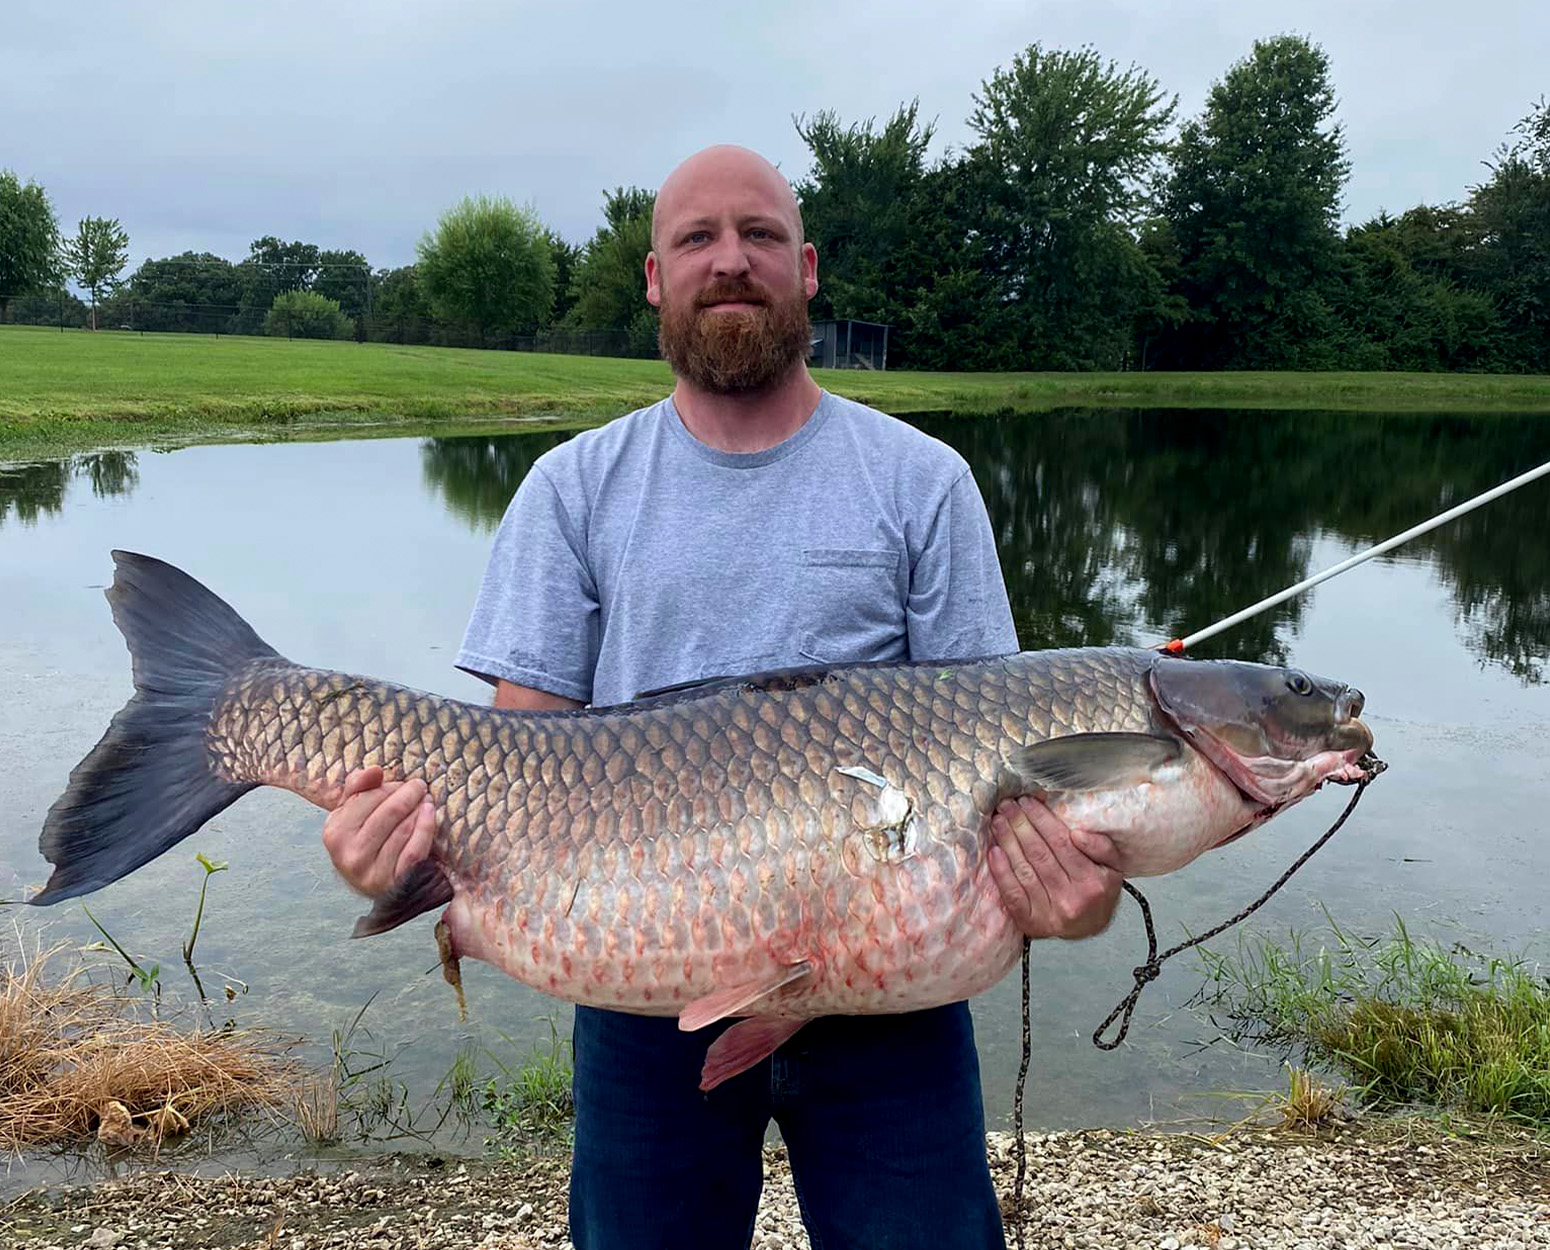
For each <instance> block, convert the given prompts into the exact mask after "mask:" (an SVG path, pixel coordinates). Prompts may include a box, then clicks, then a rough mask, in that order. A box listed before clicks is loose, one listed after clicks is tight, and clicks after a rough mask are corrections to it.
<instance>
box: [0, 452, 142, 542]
mask: <svg viewBox="0 0 1550 1250" xmlns="http://www.w3.org/2000/svg"><path fill="white" fill-rule="evenodd" d="M78 478H84V479H85V480H86V481H88V482H90V483H91V491H92V494H93V495H95V496H96V497H97V498H98V499H107V498H110V497H111V496H114V495H127V494H129V493H130V492H131V491H133V490H134V488H135V487H136V486H138V485H139V484H140V470H139V469H138V468H137V467H136V464H135V453H134V452H132V451H99V452H92V453H91V454H89V455H82V456H70V457H68V458H67V459H64V460H50V461H46V462H44V463H42V464H23V465H16V466H13V467H11V468H0V525H4V524H5V523H6V521H7V519H8V518H10V517H11V516H13V515H14V516H15V518H16V520H17V521H19V522H21V524H23V525H35V524H37V522H38V519H39V518H40V517H44V516H58V515H59V514H60V512H61V511H63V509H64V502H65V495H66V493H67V492H68V491H69V489H70V483H71V482H73V481H75V480H77V479H78Z"/></svg>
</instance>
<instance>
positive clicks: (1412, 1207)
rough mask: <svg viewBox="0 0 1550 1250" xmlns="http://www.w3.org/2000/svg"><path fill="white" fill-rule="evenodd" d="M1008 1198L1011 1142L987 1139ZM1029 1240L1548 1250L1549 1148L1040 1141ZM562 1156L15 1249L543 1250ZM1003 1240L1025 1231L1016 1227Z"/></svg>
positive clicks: (124, 1209)
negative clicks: (1544, 1249)
mask: <svg viewBox="0 0 1550 1250" xmlns="http://www.w3.org/2000/svg"><path fill="white" fill-rule="evenodd" d="M987 1148H988V1151H989V1156H990V1160H991V1167H992V1170H993V1171H994V1173H995V1177H996V1183H997V1186H998V1188H999V1189H1000V1190H1001V1191H1002V1193H1003V1194H1004V1195H1005V1196H1004V1198H1003V1209H1004V1210H1007V1211H1008V1212H1010V1210H1011V1206H1012V1201H1011V1196H1010V1195H1011V1190H1012V1183H1013V1178H1014V1170H1015V1161H1016V1154H1015V1149H1014V1143H1013V1141H1012V1140H1011V1139H1010V1138H1008V1137H1005V1136H1002V1135H992V1136H991V1138H990V1139H989V1141H988V1143H987ZM766 1177H767V1182H766V1186H765V1191H764V1200H763V1202H762V1204H761V1206H760V1212H759V1223H758V1229H757V1232H756V1234H755V1237H754V1246H755V1247H756V1250H777V1248H784V1247H805V1246H807V1244H808V1243H807V1238H806V1235H805V1234H804V1233H803V1231H802V1226H801V1222H800V1220H799V1219H798V1217H797V1207H796V1199H795V1196H794V1194H793V1193H792V1189H791V1180H790V1173H789V1170H788V1168H787V1166H786V1161H785V1156H784V1152H783V1151H782V1150H781V1149H779V1148H775V1149H772V1150H770V1151H769V1152H768V1154H767V1156H766ZM1028 1178H1029V1179H1028V1186H1027V1189H1028V1198H1029V1202H1028V1222H1027V1227H1026V1234H1027V1245H1028V1246H1029V1247H1060V1248H1062V1250H1066V1248H1073V1250H1074V1248H1077V1247H1104V1248H1105V1250H1108V1248H1109V1247H1116V1246H1124V1247H1130V1246H1137V1247H1149V1248H1151V1250H1187V1248H1188V1247H1200V1248H1201V1250H1261V1248H1264V1250H1269V1248H1271V1247H1278V1248H1279V1247H1285V1248H1286V1250H1326V1248H1330V1250H1332V1248H1334V1247H1340V1248H1342V1250H1344V1248H1345V1247H1396V1248H1397V1247H1404V1248H1406V1250H1410V1248H1412V1247H1415V1248H1419V1247H1437V1248H1442V1247H1448V1248H1450V1250H1451V1248H1455V1247H1457V1248H1459V1250H1463V1248H1466V1247H1467V1248H1468V1250H1526V1248H1528V1247H1550V1147H1547V1146H1545V1145H1544V1144H1543V1143H1539V1144H1536V1143H1534V1142H1533V1141H1530V1140H1511V1141H1502V1140H1482V1139H1473V1140H1471V1139H1461V1138H1454V1137H1446V1138H1445V1137H1443V1136H1441V1135H1440V1134H1438V1133H1436V1132H1435V1131H1431V1130H1426V1131H1424V1132H1419V1133H1417V1132H1416V1131H1414V1130H1413V1129H1412V1130H1409V1131H1407V1132H1396V1131H1395V1130H1394V1129H1393V1128H1391V1127H1390V1128H1382V1127H1378V1128H1374V1127H1371V1126H1369V1125H1367V1124H1358V1125H1356V1126H1354V1127H1348V1128H1346V1129H1345V1130H1343V1131H1341V1132H1337V1133H1332V1134H1326V1135H1323V1136H1320V1137H1309V1136H1303V1135H1294V1134H1291V1133H1287V1132H1273V1131H1267V1130H1257V1129H1256V1130H1240V1131H1238V1132H1235V1133H1232V1134H1230V1135H1225V1136H1222V1137H1206V1136H1201V1135H1194V1134H1189V1135H1181V1134H1163V1133H1156V1132H1142V1133H1122V1132H1113V1131H1107V1130H1096V1131H1090V1132H1083V1133H1052V1134H1042V1135H1030V1136H1029V1138H1028ZM565 1187H566V1162H565V1160H564V1159H563V1158H550V1159H542V1158H540V1159H534V1160H531V1161H529V1162H526V1163H523V1164H520V1165H500V1164H495V1163H489V1162H479V1161H473V1160H458V1159H442V1158H437V1157H435V1156H423V1155H422V1156H398V1157H396V1158H393V1159H385V1160H382V1161H380V1162H378V1163H373V1164H371V1165H363V1166H359V1167H357V1168H355V1169H354V1170H350V1171H339V1172H331V1173H325V1174H318V1173H311V1172H308V1173H298V1174H296V1175H293V1176H287V1177H282V1178H272V1177H241V1176H232V1177H216V1178H195V1177H191V1176H187V1175H180V1174H178V1173H176V1172H162V1173H156V1174H145V1175H141V1176H138V1177H136V1178H134V1179H130V1180H123V1181H111V1182H100V1183H97V1184H94V1185H88V1186H80V1187H69V1188H61V1189H56V1190H52V1191H45V1192H35V1193H30V1194H26V1195H23V1196H22V1197H21V1198H20V1199H18V1200H16V1201H15V1202H13V1203H11V1204H10V1205H8V1206H6V1207H4V1208H0V1244H3V1245H5V1246H6V1247H7V1248H8V1250H10V1248H14V1250H52V1248H53V1247H75V1246H91V1247H119V1248H120V1250H132V1248H147V1250H149V1248H151V1247H157V1248H160V1247H179V1248H182V1247H206V1246H208V1247H223V1248H232V1247H253V1248H258V1247H264V1248H266V1250H325V1248H327V1250H335V1248H340V1250H343V1248H348V1250H400V1248H408V1247H414V1248H415V1250H440V1248H441V1247H479V1248H480V1250H537V1248H539V1247H555V1246H565V1245H568V1244H569V1243H568V1241H567V1238H566V1233H565ZM1008 1240H1009V1243H1011V1244H1013V1245H1015V1240H1014V1237H1013V1234H1012V1231H1011V1229H1010V1228H1009V1231H1008Z"/></svg>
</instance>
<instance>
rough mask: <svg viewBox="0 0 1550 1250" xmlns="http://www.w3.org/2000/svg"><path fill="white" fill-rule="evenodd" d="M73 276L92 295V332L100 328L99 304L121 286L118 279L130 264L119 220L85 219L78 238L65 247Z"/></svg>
mask: <svg viewBox="0 0 1550 1250" xmlns="http://www.w3.org/2000/svg"><path fill="white" fill-rule="evenodd" d="M64 259H65V266H66V268H67V269H68V271H69V273H70V276H71V277H73V278H74V279H75V280H76V281H77V282H79V283H80V284H81V285H82V286H83V287H85V288H86V290H87V291H88V292H89V293H90V294H91V328H92V329H93V330H95V329H96V328H97V301H98V300H100V299H101V298H102V297H103V295H104V294H105V293H108V292H111V291H114V290H116V289H117V288H118V286H119V277H118V275H119V274H121V273H123V272H124V266H125V265H127V264H128V263H129V235H128V234H126V233H125V232H124V231H123V230H122V229H121V228H120V227H119V224H118V220H117V218H115V219H113V220H111V221H110V220H108V219H107V218H106V217H83V218H81V222H80V225H79V226H78V227H77V228H76V235H75V238H73V239H71V240H70V241H69V242H68V243H66V244H65V248H64Z"/></svg>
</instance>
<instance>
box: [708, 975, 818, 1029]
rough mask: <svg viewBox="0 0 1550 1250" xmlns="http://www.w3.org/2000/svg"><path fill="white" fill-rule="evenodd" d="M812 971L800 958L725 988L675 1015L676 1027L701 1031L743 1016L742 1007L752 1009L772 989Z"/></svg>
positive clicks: (796, 979) (774, 989) (798, 979)
mask: <svg viewBox="0 0 1550 1250" xmlns="http://www.w3.org/2000/svg"><path fill="white" fill-rule="evenodd" d="M812 970H813V965H812V964H810V963H808V962H807V960H805V959H803V960H800V961H799V962H797V963H794V964H792V965H790V966H789V967H786V968H781V969H778V970H777V971H775V972H772V973H771V974H770V975H769V976H767V977H761V978H759V979H757V980H754V981H744V982H742V983H741V984H739V985H729V986H727V987H726V988H725V989H722V990H716V991H714V992H713V993H710V994H706V995H705V996H704V997H703V998H696V999H695V1000H694V1001H693V1002H692V1003H689V1004H688V1005H687V1006H686V1007H685V1008H684V1009H683V1010H682V1011H681V1012H679V1013H678V1027H679V1028H680V1029H682V1030H684V1032H686V1033H688V1032H693V1031H694V1030H695V1029H703V1028H704V1027H705V1026H706V1025H707V1024H714V1023H715V1022H716V1021H717V1020H721V1019H724V1018H725V1017H727V1016H736V1015H747V1014H748V1013H747V1012H746V1011H745V1010H744V1008H746V1007H751V1006H753V1004H754V1003H756V1002H758V1001H759V1000H760V999H761V998H765V997H767V996H769V995H770V994H773V993H775V991H776V990H778V989H781V988H782V987H784V986H787V985H790V984H791V983H792V982H793V981H800V980H801V979H802V978H803V977H805V976H807V975H808V974H809V973H811V972H812Z"/></svg>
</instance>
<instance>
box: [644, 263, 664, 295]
mask: <svg viewBox="0 0 1550 1250" xmlns="http://www.w3.org/2000/svg"><path fill="white" fill-rule="evenodd" d="M646 303H648V304H650V305H651V306H652V307H653V308H660V307H662V271H661V269H660V268H659V267H658V265H657V254H656V253H655V252H647V253H646Z"/></svg>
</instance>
